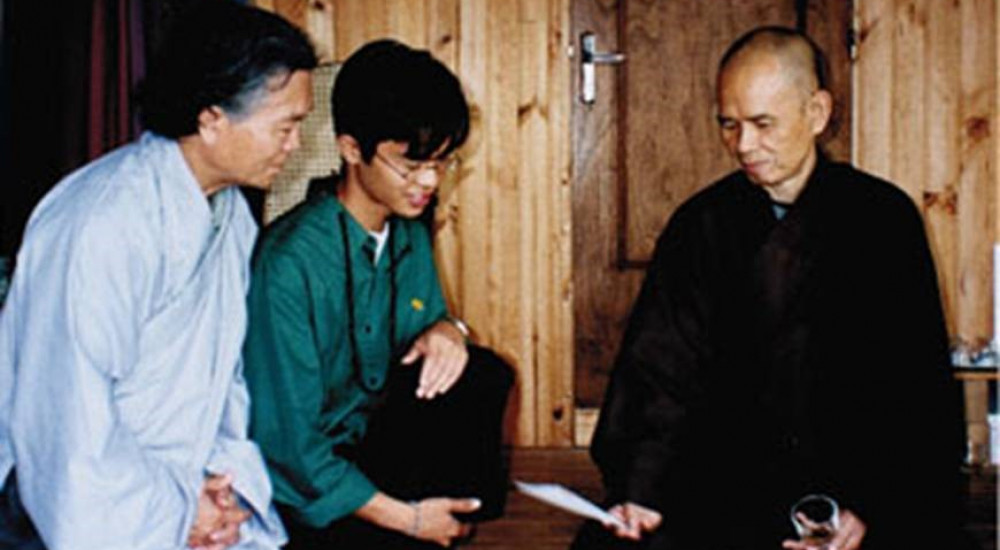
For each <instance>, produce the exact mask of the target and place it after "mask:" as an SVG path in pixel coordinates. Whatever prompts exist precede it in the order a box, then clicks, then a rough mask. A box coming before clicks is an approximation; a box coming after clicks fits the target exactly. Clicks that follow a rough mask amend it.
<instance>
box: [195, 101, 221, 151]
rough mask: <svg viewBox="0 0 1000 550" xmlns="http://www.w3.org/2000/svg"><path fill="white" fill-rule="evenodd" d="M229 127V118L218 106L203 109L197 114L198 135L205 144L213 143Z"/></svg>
mask: <svg viewBox="0 0 1000 550" xmlns="http://www.w3.org/2000/svg"><path fill="white" fill-rule="evenodd" d="M228 125H229V117H227V116H226V113H225V111H223V110H222V109H221V108H220V107H219V106H217V105H212V106H210V107H205V108H204V109H202V110H201V112H200V113H198V135H200V136H201V138H202V139H203V140H205V142H206V143H215V142H216V141H218V139H219V135H220V134H221V132H222V130H224V129H225V128H226V127H227V126H228Z"/></svg>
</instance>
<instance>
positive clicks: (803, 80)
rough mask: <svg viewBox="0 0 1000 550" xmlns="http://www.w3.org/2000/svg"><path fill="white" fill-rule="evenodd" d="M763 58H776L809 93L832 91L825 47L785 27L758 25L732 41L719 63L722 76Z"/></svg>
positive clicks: (793, 80)
mask: <svg viewBox="0 0 1000 550" xmlns="http://www.w3.org/2000/svg"><path fill="white" fill-rule="evenodd" d="M762 58H772V59H777V60H778V62H779V63H780V64H781V69H782V72H783V73H784V75H785V76H786V77H787V78H788V79H789V80H790V81H791V82H792V83H793V84H794V85H795V86H796V87H798V88H800V89H801V90H802V91H803V92H804V93H806V94H811V93H813V92H815V91H816V90H829V88H828V87H827V86H828V76H827V62H826V56H824V55H823V52H822V50H820V49H819V47H818V46H817V45H816V43H815V42H813V41H812V40H811V39H810V38H809V37H808V36H806V35H805V34H803V33H801V32H799V31H797V30H794V29H789V28H786V27H759V28H757V29H754V30H752V31H750V32H748V33H746V34H744V35H743V36H742V37H740V38H739V39H738V40H736V42H733V44H732V45H731V46H729V49H728V50H726V53H725V54H723V56H722V60H721V61H720V62H719V72H718V76H719V79H720V80H721V78H722V75H723V74H724V73H726V72H727V71H729V70H731V69H738V68H744V67H745V66H746V65H747V64H748V63H749V64H755V63H758V62H760V61H761V59H762Z"/></svg>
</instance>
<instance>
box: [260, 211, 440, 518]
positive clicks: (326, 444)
mask: <svg viewBox="0 0 1000 550" xmlns="http://www.w3.org/2000/svg"><path fill="white" fill-rule="evenodd" d="M341 216H343V217H344V218H345V222H346V223H345V225H346V227H347V233H348V241H349V250H348V251H347V254H350V265H351V270H352V278H353V281H352V286H353V288H352V289H351V291H352V292H353V296H354V314H355V337H356V339H357V346H358V355H359V359H360V371H361V372H360V373H357V372H355V369H354V367H353V365H352V361H351V344H350V340H349V336H348V330H349V329H348V326H349V325H348V305H347V298H346V296H347V288H346V285H347V277H346V264H347V262H345V251H344V244H343V243H344V240H343V233H342V232H341V224H340V221H339V217H341ZM390 233H391V238H390V242H391V243H392V251H391V253H392V255H393V257H394V258H395V262H396V267H395V270H396V288H397V299H396V304H395V308H396V339H395V341H394V342H393V346H394V348H395V351H396V352H397V353H398V352H400V351H405V348H406V347H407V345H408V344H409V343H410V342H411V341H412V340H413V339H414V338H415V337H416V336H417V335H419V334H420V333H421V332H422V331H423V330H425V329H426V328H428V327H429V326H430V325H431V324H433V323H434V322H436V321H437V320H439V319H441V318H442V317H443V316H444V315H445V314H446V309H445V305H444V300H443V298H442V295H441V288H440V283H439V281H438V276H437V270H436V269H435V267H434V261H433V256H432V252H431V246H430V239H429V237H428V234H427V230H426V228H425V227H424V226H423V225H422V224H421V223H419V222H417V221H413V220H403V219H396V218H392V219H391V220H390ZM374 251H375V240H374V239H373V238H372V236H371V235H369V233H368V232H367V231H366V230H365V229H364V227H362V226H361V225H360V224H359V223H358V222H357V221H356V220H355V219H354V218H353V217H351V215H350V214H349V213H348V212H347V211H346V210H345V209H344V207H343V206H342V205H341V204H340V202H339V201H338V200H337V199H336V198H334V197H323V198H321V199H317V200H312V201H309V202H306V203H303V204H301V205H299V206H298V207H296V208H295V209H294V210H292V211H291V212H290V213H288V214H287V215H285V216H284V217H282V218H281V219H279V220H277V221H276V222H275V223H274V224H272V225H271V226H270V227H269V229H268V231H267V232H266V234H265V235H264V236H263V237H262V238H261V241H260V243H259V245H258V250H257V256H256V258H255V260H254V266H253V277H252V279H251V285H250V294H249V314H250V323H249V328H248V332H247V338H246V344H245V346H244V363H245V367H244V368H245V374H246V379H247V383H248V385H249V388H250V394H251V398H252V401H251V404H252V420H251V436H252V437H253V438H254V439H255V440H256V441H257V442H258V443H259V444H260V447H261V450H262V451H263V453H264V457H265V459H266V461H267V465H268V468H269V471H270V474H271V479H272V481H273V483H274V498H275V500H277V501H278V502H281V503H283V504H286V505H288V506H289V507H291V508H293V509H294V510H296V512H297V514H298V518H297V519H298V520H300V521H302V522H303V523H305V524H307V525H312V526H315V527H322V526H325V525H327V524H329V523H330V522H331V521H333V520H336V519H339V518H341V517H344V516H346V515H348V514H351V513H352V512H354V511H355V510H357V509H358V508H360V507H361V506H362V505H364V504H365V503H366V502H367V501H368V500H369V499H370V498H371V497H372V496H373V495H374V493H375V491H376V488H375V486H374V485H373V484H372V482H371V481H370V480H369V479H368V478H367V477H366V476H365V475H364V474H363V473H362V472H361V470H359V469H358V467H357V466H356V465H355V464H353V463H352V462H351V461H349V460H347V459H346V458H344V457H341V456H338V455H337V453H336V452H334V448H335V447H336V446H339V445H344V444H347V445H350V444H356V443H358V442H359V441H360V440H361V438H362V437H363V436H364V434H365V430H366V428H367V424H368V416H367V412H366V409H367V407H368V406H369V405H370V404H371V402H372V400H373V398H374V397H375V394H374V393H372V392H371V391H369V390H368V389H366V386H367V387H369V388H372V387H374V388H381V387H382V385H383V383H384V382H385V378H386V374H387V372H388V368H389V360H390V357H391V356H392V353H393V350H390V348H389V335H388V332H389V316H390V309H389V301H390V279H389V265H390V259H389V253H390V251H389V247H388V245H387V246H386V248H385V250H383V252H382V254H381V255H380V256H379V258H378V261H377V264H373V263H372V258H373V256H374Z"/></svg>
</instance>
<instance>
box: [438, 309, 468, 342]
mask: <svg viewBox="0 0 1000 550" xmlns="http://www.w3.org/2000/svg"><path fill="white" fill-rule="evenodd" d="M444 320H445V321H448V322H449V323H451V324H452V326H454V327H455V328H457V329H458V332H461V333H462V338H465V341H466V343H468V342H469V339H470V338H471V337H472V331H470V330H469V325H467V324H465V321H463V320H461V319H459V318H458V317H453V316H451V315H445V316H444Z"/></svg>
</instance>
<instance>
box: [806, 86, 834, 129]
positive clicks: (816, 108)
mask: <svg viewBox="0 0 1000 550" xmlns="http://www.w3.org/2000/svg"><path fill="white" fill-rule="evenodd" d="M806 109H807V111H806V112H807V113H808V115H809V125H810V127H811V129H812V132H813V135H815V136H818V135H820V134H822V133H823V131H824V130H826V127H827V125H829V124H830V116H832V115H833V96H832V95H830V92H828V91H826V90H816V91H815V92H813V94H812V97H810V98H809V103H808V105H806Z"/></svg>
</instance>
